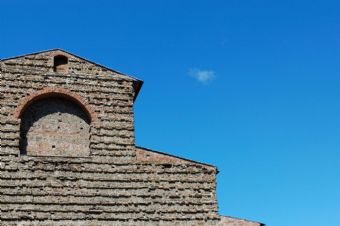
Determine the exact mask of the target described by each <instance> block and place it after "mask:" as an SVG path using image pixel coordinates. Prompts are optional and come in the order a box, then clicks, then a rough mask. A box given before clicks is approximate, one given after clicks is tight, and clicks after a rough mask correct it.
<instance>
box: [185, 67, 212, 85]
mask: <svg viewBox="0 0 340 226" xmlns="http://www.w3.org/2000/svg"><path fill="white" fill-rule="evenodd" d="M189 75H190V76H192V77H194V78H196V79H197V81H199V82H200V83H203V84H207V83H209V82H211V81H212V80H213V79H214V78H215V77H216V76H215V72H214V71H212V70H201V69H198V68H193V69H190V70H189Z"/></svg>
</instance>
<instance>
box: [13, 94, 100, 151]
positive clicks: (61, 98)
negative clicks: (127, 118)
mask: <svg viewBox="0 0 340 226" xmlns="http://www.w3.org/2000/svg"><path fill="white" fill-rule="evenodd" d="M14 116H15V117H17V118H20V119H21V120H20V145H19V146H20V153H21V155H30V156H64V157H86V156H89V153H90V150H89V146H90V128H91V122H92V121H93V120H95V119H96V117H95V114H94V111H92V110H91V108H90V107H89V106H88V105H86V102H85V101H84V100H83V99H82V98H81V97H80V96H79V95H76V94H73V93H72V92H70V91H67V90H64V89H57V88H45V89H43V90H41V91H38V92H36V93H34V94H32V95H30V96H28V97H26V98H24V99H23V100H22V101H21V102H20V103H19V105H18V107H17V109H16V111H15V114H14Z"/></svg>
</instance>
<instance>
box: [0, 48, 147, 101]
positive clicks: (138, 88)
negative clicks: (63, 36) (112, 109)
mask: <svg viewBox="0 0 340 226" xmlns="http://www.w3.org/2000/svg"><path fill="white" fill-rule="evenodd" d="M51 51H62V52H64V53H67V54H69V55H71V56H74V57H77V58H79V59H82V60H85V61H87V62H90V63H92V64H94V65H96V66H98V67H102V68H104V69H106V70H109V71H112V72H114V73H117V74H120V75H124V76H127V77H130V78H132V79H133V80H135V84H136V88H135V97H134V99H133V101H135V100H136V98H137V96H138V93H139V91H140V89H141V88H142V85H143V83H144V82H143V80H140V79H138V78H136V77H134V76H131V75H127V74H124V73H122V72H120V71H116V70H114V69H112V68H109V67H106V66H104V65H102V64H99V63H96V62H94V61H92V60H88V59H86V58H84V57H81V56H78V55H76V54H74V53H71V52H68V51H66V50H64V49H60V48H54V49H48V50H42V51H38V52H33V53H27V54H22V55H18V56H14V57H7V58H2V59H0V61H6V60H12V59H16V58H20V57H25V56H30V55H35V54H40V53H46V52H51Z"/></svg>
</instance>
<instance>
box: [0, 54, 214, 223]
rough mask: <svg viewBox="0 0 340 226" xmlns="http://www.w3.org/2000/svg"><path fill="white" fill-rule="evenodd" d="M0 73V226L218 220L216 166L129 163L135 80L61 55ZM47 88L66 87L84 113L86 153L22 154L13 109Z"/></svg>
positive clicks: (27, 59)
mask: <svg viewBox="0 0 340 226" xmlns="http://www.w3.org/2000/svg"><path fill="white" fill-rule="evenodd" d="M57 54H62V55H65V56H67V57H68V59H69V65H68V73H67V74H63V73H55V72H54V71H53V57H54V56H55V55H57ZM0 67H1V68H0V107H1V110H0V225H17V224H24V225H25V224H26V225H65V224H67V225H215V224H217V223H218V222H219V220H220V217H219V216H218V213H217V202H216V183H215V177H216V169H215V167H212V166H206V165H202V164H197V163H194V162H190V161H176V162H173V161H169V160H167V159H166V158H165V159H162V160H161V161H159V160H155V159H150V160H148V158H149V157H148V156H149V154H146V155H145V156H144V157H143V160H141V159H140V158H137V155H136V148H135V144H134V124H133V100H134V97H135V90H134V83H135V82H136V80H135V79H133V78H130V77H127V76H125V75H122V74H119V73H115V72H114V71H111V70H108V69H106V68H104V67H100V66H98V65H96V64H93V63H91V62H88V61H86V60H84V59H82V58H79V57H76V56H74V55H72V54H69V53H66V52H63V51H60V50H53V51H47V52H41V53H38V54H33V55H27V56H22V57H18V58H13V59H7V60H4V61H1V63H0ZM46 87H49V90H51V89H52V90H53V88H55V89H59V90H60V89H63V90H68V91H70V92H72V93H73V94H74V96H77V95H78V96H79V98H78V99H79V101H80V102H82V103H85V104H86V105H87V107H88V109H92V111H93V112H92V111H91V110H89V111H88V112H89V114H88V115H89V117H91V122H90V134H89V136H90V138H89V155H88V156H84V155H83V153H82V154H79V155H77V154H74V155H68V154H65V156H32V155H29V153H27V155H20V150H19V140H20V124H21V121H20V118H19V119H18V118H17V116H19V117H21V114H20V112H18V110H17V109H18V108H19V109H21V108H20V104H21V103H22V102H21V100H23V99H25V98H26V99H28V100H30V98H29V97H30V95H33V96H34V93H36V92H41V93H43V92H44V91H42V90H44V89H46ZM53 97H54V96H53ZM31 99H32V98H31ZM80 99H81V100H80ZM24 103H25V102H24ZM34 103H35V102H34V101H33V102H32V103H31V104H34ZM18 105H19V106H18ZM74 150H75V152H74V153H78V152H77V147H74ZM46 153H47V152H45V154H46ZM79 153H81V151H80V152H79Z"/></svg>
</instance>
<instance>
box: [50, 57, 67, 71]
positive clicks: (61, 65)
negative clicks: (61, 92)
mask: <svg viewBox="0 0 340 226" xmlns="http://www.w3.org/2000/svg"><path fill="white" fill-rule="evenodd" d="M53 70H54V72H67V70H68V59H67V57H66V56H62V55H58V56H55V57H54V61H53Z"/></svg>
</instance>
